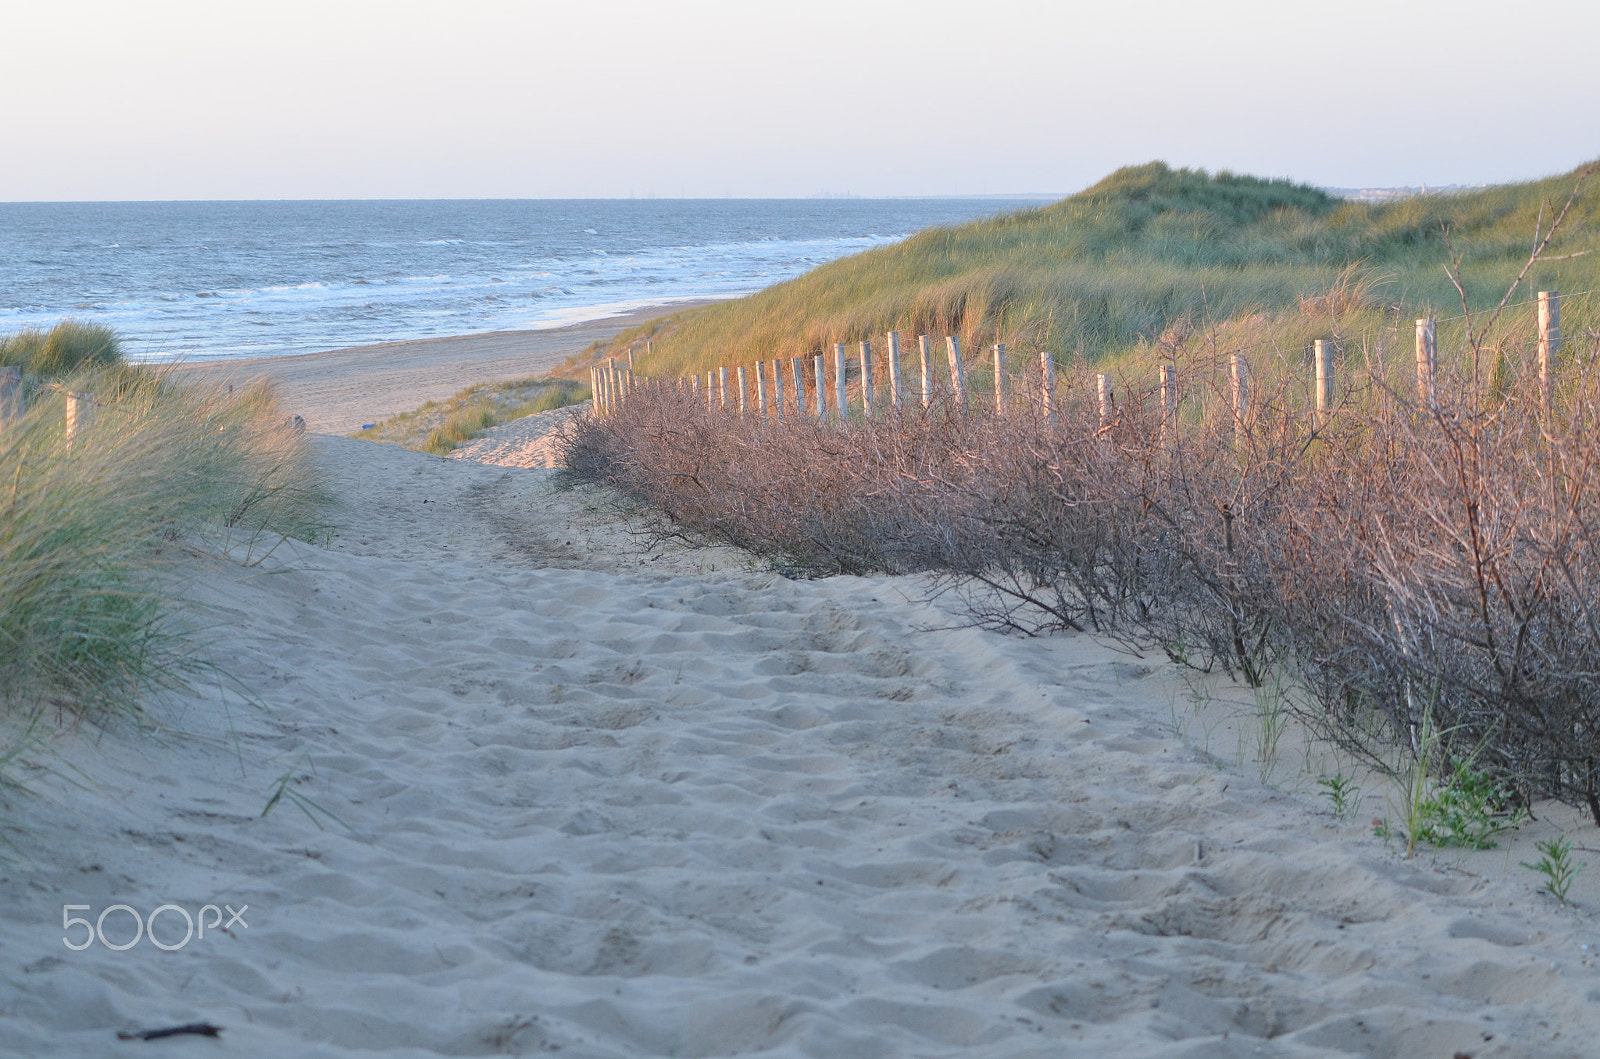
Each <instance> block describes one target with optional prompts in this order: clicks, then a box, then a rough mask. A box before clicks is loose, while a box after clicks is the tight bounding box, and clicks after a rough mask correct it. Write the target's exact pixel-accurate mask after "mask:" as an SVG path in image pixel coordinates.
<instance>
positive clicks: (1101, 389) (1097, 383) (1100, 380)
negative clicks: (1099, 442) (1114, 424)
mask: <svg viewBox="0 0 1600 1059" xmlns="http://www.w3.org/2000/svg"><path fill="white" fill-rule="evenodd" d="M1094 387H1095V390H1096V391H1097V392H1098V393H1099V395H1100V426H1101V428H1102V429H1104V428H1105V427H1108V426H1110V425H1111V414H1112V413H1113V412H1114V411H1116V407H1117V395H1116V394H1115V393H1114V392H1113V391H1112V389H1111V376H1109V375H1096V376H1095V377H1094Z"/></svg>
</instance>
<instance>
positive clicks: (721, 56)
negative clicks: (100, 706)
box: [0, 0, 1600, 200]
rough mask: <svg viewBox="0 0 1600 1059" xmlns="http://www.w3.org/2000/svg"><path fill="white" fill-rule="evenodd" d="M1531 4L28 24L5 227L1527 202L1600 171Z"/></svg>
mask: <svg viewBox="0 0 1600 1059" xmlns="http://www.w3.org/2000/svg"><path fill="white" fill-rule="evenodd" d="M1519 8H1520V5H1510V4H1505V3H1502V2H1495V3H1489V2H1481V3H1480V2H1476V0H1453V2H1450V3H1431V2H1429V3H1408V2H1406V0H1386V2H1374V0H1355V2H1345V3H1337V4H1332V3H1322V4H1296V3H1293V2H1290V0H1275V2H1255V0H1203V2H1202V0H1181V2H1166V0H1108V2H1101V3H1075V2H1055V3H1046V2H1036V0H963V2H959V3H947V2H944V0H917V2H903V3H899V2H897V3H891V2H883V0H804V2H775V0H768V2H763V0H739V2H733V0H728V2H724V0H681V2H672V0H583V2H565V0H533V2H522V3H515V2H502V0H452V2H448V3H446V2H443V0H428V2H426V3H420V2H411V0H382V2H374V3H367V2H345V0H314V2H300V0H273V2H270V3H268V2H259V0H255V2H239V0H205V2H188V0H114V2H89V0H11V2H7V3H4V4H0V41H4V42H5V47H4V53H5V54H4V58H3V60H0V114H3V115H4V120H3V122H0V137H3V141H0V142H3V144H4V150H3V152H0V159H3V160H0V200H33V199H210V198H417V197H422V198H503V197H511V198H547V197H559V198H565V197H573V198H578V197H627V196H635V195H637V196H647V195H654V196H671V197H677V196H696V197H698V196H723V195H735V196H755V197H765V196H771V197H798V196H808V195H814V194H821V193H831V194H843V193H849V194H855V195H865V196H879V195H946V194H952V195H974V194H985V193H1016V192H1070V191H1074V190H1077V189H1079V188H1082V187H1084V186H1086V185H1087V184H1090V183H1092V182H1093V181H1095V180H1096V179H1098V178H1099V177H1101V176H1103V175H1104V174H1106V173H1107V172H1109V171H1110V170H1112V169H1115V168H1116V167H1118V166H1121V165H1126V164H1129V163H1136V162H1144V161H1149V160H1151V159H1154V158H1160V159H1164V160H1166V161H1168V162H1171V163H1173V164H1175V165H1192V166H1204V167H1206V168H1209V169H1217V168H1229V169H1233V170H1236V171H1241V172H1249V173H1256V174H1261V175H1267V176H1287V177H1292V178H1294V179H1296V180H1303V181H1307V182H1310V183H1315V184H1322V185H1334V186H1393V185H1402V184H1412V185H1414V184H1418V183H1422V182H1426V183H1429V184H1447V183H1479V182H1484V181H1488V182H1495V181H1504V180H1515V179H1521V178H1527V177H1533V176H1538V175H1543V174H1547V173H1551V172H1556V171H1560V170H1565V169H1568V168H1571V167H1572V166H1574V165H1576V164H1577V163H1579V162H1580V161H1583V160H1585V159H1587V158H1590V157H1593V156H1596V155H1600V135H1597V129H1600V122H1597V120H1596V104H1597V103H1600V67H1597V66H1596V64H1595V61H1594V57H1593V54H1592V50H1593V48H1594V46H1595V41H1596V39H1597V36H1600V3H1595V2H1594V0H1546V2H1544V3H1542V4H1540V5H1538V6H1537V7H1530V8H1521V9H1520V10H1519ZM1525 12H1526V13H1525Z"/></svg>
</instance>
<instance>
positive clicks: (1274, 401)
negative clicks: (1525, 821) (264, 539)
mask: <svg viewBox="0 0 1600 1059" xmlns="http://www.w3.org/2000/svg"><path fill="white" fill-rule="evenodd" d="M1338 297H1339V296H1337V295H1336V296H1335V299H1334V300H1335V301H1337V300H1338ZM1491 330H1492V329H1489V328H1484V329H1481V330H1478V331H1475V332H1473V334H1475V335H1484V334H1489V333H1491ZM1240 337H1241V336H1240V334H1239V333H1235V334H1233V335H1232V339H1231V340H1239V339H1240ZM1225 338H1226V336H1224V337H1219V336H1218V334H1217V333H1215V332H1214V331H1213V332H1196V333H1194V334H1192V335H1187V336H1185V335H1174V336H1172V341H1171V347H1172V353H1173V356H1174V359H1175V360H1176V361H1177V363H1178V373H1179V378H1180V380H1181V393H1182V399H1181V400H1180V401H1179V402H1177V403H1176V405H1175V406H1174V407H1172V408H1170V409H1169V408H1167V407H1165V406H1164V405H1163V404H1162V402H1161V400H1160V397H1159V394H1158V392H1157V391H1156V389H1155V387H1154V386H1150V387H1149V388H1147V389H1136V388H1132V387H1128V386H1124V387H1121V388H1119V389H1117V390H1116V391H1115V393H1114V395H1113V397H1112V402H1111V404H1110V405H1109V406H1108V407H1106V408H1104V409H1102V406H1101V404H1100V397H1099V393H1098V389H1097V381H1096V379H1095V378H1094V377H1093V376H1092V375H1091V374H1090V373H1088V372H1086V371H1083V370H1081V369H1078V370H1067V371H1064V372H1063V373H1062V374H1061V375H1060V376H1059V377H1058V379H1057V386H1056V391H1055V399H1054V402H1053V411H1054V415H1053V417H1047V416H1046V415H1044V413H1043V411H1042V409H1041V404H1042V402H1041V400H1040V397H1039V394H1038V393H1037V392H1034V391H1031V390H1030V389H1029V386H1028V385H1026V384H1025V383H1024V382H1023V381H1022V380H1014V381H1013V386H1012V389H1013V394H1014V399H1013V401H1012V404H1011V405H1010V407H1008V409H1007V411H1006V413H1005V414H1004V415H996V414H994V412H993V411H992V410H991V409H992V405H986V402H977V401H975V402H974V408H973V409H971V410H968V411H961V410H958V409H957V408H955V407H954V405H953V402H952V401H951V399H950V397H949V396H948V394H941V395H940V396H939V397H938V398H937V399H936V400H935V402H934V404H933V406H932V407H931V408H930V409H929V410H928V411H927V412H926V413H924V412H923V411H922V410H921V409H920V408H907V409H906V410H905V411H903V412H900V413H891V414H887V415H883V414H881V413H880V416H879V417H878V418H875V419H872V420H866V419H863V418H862V417H861V416H860V414H859V411H857V412H856V413H855V414H853V417H852V418H851V419H850V420H849V421H848V422H846V423H842V424H841V423H834V422H830V423H819V422H817V420H816V418H815V416H814V415H812V414H809V413H808V414H805V415H797V414H796V413H795V410H794V406H793V399H792V398H793V395H792V394H791V395H790V398H791V401H790V405H789V409H788V415H787V416H786V417H785V418H778V417H777V416H775V415H771V416H769V417H768V418H767V419H766V420H765V421H764V422H763V421H762V420H761V419H760V418H759V417H758V416H756V415H750V416H747V417H742V418H741V417H739V416H737V415H733V414H725V413H723V412H721V411H712V410H710V409H709V408H708V407H707V402H706V400H705V397H704V395H703V394H700V395H696V394H691V393H688V392H685V391H680V390H676V389H673V388H671V387H661V388H646V389H641V390H640V391H639V392H638V393H637V394H636V395H635V396H634V397H632V398H630V400H629V401H628V403H627V405H626V411H625V414H618V415H613V416H607V417H594V416H589V417H583V418H581V419H579V420H577V421H576V422H575V423H574V424H573V425H572V427H571V428H570V432H569V434H568V437H567V439H566V446H567V450H566V456H567V465H568V468H569V473H571V474H573V475H575V476H577V477H578V478H580V479H584V480H589V481H600V482H606V483H609V484H611V485H614V486H616V487H618V488H621V489H623V490H624V491H626V492H628V493H631V494H633V495H634V496H637V497H640V498H642V499H644V500H646V501H648V502H650V503H652V504H654V505H655V506H656V507H658V508H659V509H660V510H661V511H663V512H664V513H665V514H666V515H668V516H670V517H671V518H672V519H673V520H674V522H675V523H676V524H677V526H678V527H680V528H681V529H683V530H685V531H689V532H694V533H698V534H702V535H705V536H708V537H712V538H715V539H719V540H722V541H726V542H729V543H732V544H736V545H739V546H742V547H745V548H748V549H750V550H752V551H755V552H757V553H758V554H764V555H767V556H770V557H772V558H773V559H775V560H776V561H778V562H780V563H782V564H785V565H787V566H789V567H791V568H793V569H794V570H796V571H798V572H808V573H828V572H859V571H867V570H883V571H890V572H912V571H923V572H931V573H933V574H935V575H938V576H940V577H943V578H944V579H946V581H947V583H949V584H951V585H953V586H957V587H959V588H960V590H961V591H963V592H965V593H966V595H967V600H968V602H969V604H970V606H971V608H972V613H973V614H974V616H975V618H976V619H977V620H979V621H982V622H984V623H986V624H990V625H996V626H1002V627H1008V628H1013V629H1019V630H1023V631H1028V632H1036V631H1042V630H1046V629H1051V628H1075V629H1093V630H1098V631H1101V632H1104V633H1109V634H1111V635H1113V636H1117V637H1122V638H1125V639H1127V640H1129V641H1130V642H1134V643H1137V644H1140V645H1146V646H1149V645H1154V646H1158V647H1160V648H1161V649H1163V650H1165V651H1166V652H1167V653H1168V654H1169V655H1170V656H1171V657H1173V658H1174V659H1177V660H1179V661H1182V662H1185V663H1187V664H1190V665H1195V666H1199V667H1202V668H1210V667H1214V666H1220V667H1222V668H1224V669H1226V670H1227V671H1229V672H1231V673H1234V674H1235V675H1237V676H1239V677H1240V678H1241V679H1243V680H1245V681H1247V682H1249V683H1251V684H1253V685H1259V684H1261V683H1262V682H1264V681H1266V680H1268V679H1282V677H1283V674H1284V673H1288V674H1289V675H1290V676H1291V677H1292V678H1293V679H1294V682H1295V683H1296V684H1297V685H1298V686H1300V687H1303V688H1304V689H1305V694H1304V695H1303V696H1300V697H1299V698H1297V699H1296V700H1295V702H1294V704H1293V708H1294V709H1296V710H1297V711H1298V712H1299V714H1300V715H1301V717H1302V719H1303V720H1305V721H1307V722H1309V723H1310V724H1311V725H1312V727H1313V728H1314V729H1316V730H1317V731H1319V732H1321V733H1322V734H1324V735H1326V736H1329V737H1331V738H1333V739H1335V740H1337V741H1339V742H1340V743H1341V744H1343V745H1344V746H1345V747H1347V748H1349V749H1351V750H1354V751H1356V752H1358V753H1359V754H1361V755H1362V756H1364V757H1365V758H1366V759H1367V760H1369V761H1371V762H1372V763H1374V764H1377V765H1379V766H1380V767H1385V768H1397V767H1398V766H1397V765H1396V764H1395V762H1396V761H1397V755H1398V757H1399V758H1400V759H1404V758H1410V759H1411V760H1413V761H1415V760H1419V759H1423V758H1426V759H1428V760H1429V761H1430V762H1431V763H1432V764H1430V765H1428V766H1427V767H1437V766H1438V764H1439V763H1443V764H1444V766H1445V767H1448V764H1449V762H1451V761H1452V760H1458V761H1459V760H1471V761H1473V762H1474V763H1475V764H1474V767H1475V768H1478V769H1481V770H1486V771H1488V772H1490V773H1492V774H1493V775H1494V776H1496V777H1498V778H1499V779H1501V780H1504V781H1506V782H1509V783H1512V784H1514V785H1515V786H1516V787H1517V789H1518V790H1520V791H1521V792H1522V794H1523V796H1524V797H1531V796H1533V795H1534V794H1544V795H1550V796H1554V797H1558V798H1564V799H1567V800H1570V801H1575V802H1579V803H1581V804H1585V805H1587V806H1588V807H1589V808H1590V811H1591V812H1592V813H1593V814H1594V816H1595V818H1596V821H1597V822H1600V677H1597V676H1596V674H1600V606H1597V604H1596V602H1595V601H1596V600H1597V599H1600V448H1597V447H1596V445H1595V444H1594V441H1593V439H1594V437H1595V436H1596V433H1595V432H1596V430H1597V429H1600V342H1596V341H1590V342H1589V348H1587V349H1581V350H1578V351H1577V352H1576V353H1575V354H1572V355H1569V356H1568V357H1567V358H1566V359H1565V361H1564V362H1563V363H1562V364H1561V365H1560V375H1559V385H1558V386H1557V387H1556V390H1555V392H1554V394H1553V396H1552V401H1551V405H1550V408H1549V409H1548V411H1547V410H1546V409H1545V408H1544V407H1543V405H1542V403H1541V396H1540V391H1539V386H1538V380H1537V377H1536V375H1535V373H1533V372H1532V371H1530V370H1525V369H1524V370H1519V371H1515V372H1510V373H1505V374H1504V375H1503V377H1500V378H1495V377H1494V372H1492V371H1491V370H1489V367H1488V365H1489V364H1491V363H1501V362H1504V361H1505V360H1507V350H1506V348H1505V347H1504V346H1502V347H1501V348H1499V349H1495V348H1491V347H1488V346H1486V345H1484V344H1482V343H1481V342H1477V344H1474V345H1471V346H1470V347H1469V348H1467V349H1466V350H1464V351H1463V352H1462V355H1461V356H1460V357H1459V358H1457V359H1456V360H1455V361H1454V362H1451V361H1450V359H1449V358H1445V363H1444V365H1443V366H1442V367H1441V372H1440V376H1439V381H1438V389H1437V399H1436V400H1435V401H1430V402H1423V403H1419V400H1418V397H1417V393H1416V387H1415V382H1414V380H1413V379H1411V378H1409V377H1407V376H1405V375H1394V376H1391V374H1390V369H1389V368H1388V367H1387V366H1386V365H1387V364H1388V363H1389V361H1390V360H1391V359H1392V353H1393V350H1391V349H1387V348H1384V346H1383V343H1382V342H1378V343H1375V344H1373V345H1369V346H1367V347H1365V348H1352V349H1349V350H1346V351H1345V354H1344V357H1343V365H1344V368H1343V374H1342V383H1341V387H1340V393H1339V395H1338V403H1337V407H1336V408H1334V409H1332V410H1330V411H1329V412H1327V413H1322V414H1319V413H1316V412H1314V411H1313V410H1312V408H1311V406H1310V395H1309V393H1308V389H1309V387H1308V386H1307V384H1306V381H1305V377H1304V372H1303V371H1302V370H1301V367H1300V362H1299V361H1298V360H1296V359H1295V358H1285V359H1284V360H1282V361H1281V362H1280V363H1279V364H1278V367H1277V368H1276V369H1272V370H1262V371H1261V372H1260V374H1259V376H1258V377H1257V378H1256V379H1255V380H1254V384H1253V393H1252V398H1251V401H1250V406H1249V412H1248V414H1247V415H1246V416H1245V417H1244V418H1243V420H1242V422H1236V420H1235V416H1234V411H1233V408H1232V405H1231V401H1230V391H1229V389H1228V368H1227V364H1228V359H1227V358H1228V354H1229V353H1230V352H1231V351H1234V350H1237V349H1239V348H1240V347H1239V346H1237V345H1233V346H1230V345H1227V344H1225V341H1224V339H1225ZM1247 351H1248V352H1250V353H1251V354H1252V355H1253V356H1254V358H1255V363H1256V364H1258V365H1263V366H1264V368H1268V369H1270V368H1271V365H1270V364H1268V363H1267V362H1268V357H1269V355H1270V354H1272V353H1273V352H1274V351H1273V349H1272V347H1270V346H1268V347H1262V346H1259V345H1258V346H1256V347H1254V348H1253V349H1250V350H1247ZM1034 374H1036V373H1034ZM1149 381H1150V382H1153V380H1149ZM852 388H853V389H854V388H855V387H854V385H853V386H852ZM878 402H879V407H880V408H882V407H883V404H884V403H885V402H884V397H883V396H880V397H879V398H878Z"/></svg>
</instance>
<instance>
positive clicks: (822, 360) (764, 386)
mask: <svg viewBox="0 0 1600 1059" xmlns="http://www.w3.org/2000/svg"><path fill="white" fill-rule="evenodd" d="M885 346H886V358H885V359H886V361H887V364H888V372H889V404H890V406H891V407H892V408H893V409H894V410H895V411H900V410H902V409H903V408H904V407H905V405H906V403H907V400H908V399H909V398H911V397H916V398H917V399H918V400H920V402H921V404H922V406H923V407H924V408H926V407H928V406H929V405H930V404H932V403H933V355H932V344H931V342H930V340H929V336H927V335H919V336H917V348H918V352H919V354H920V358H921V366H922V374H921V385H920V386H919V387H918V390H917V393H916V394H914V395H913V394H911V393H910V392H909V391H908V388H907V386H906V380H905V376H904V374H903V373H902V371H901V366H900V333H899V332H898V331H890V332H889V333H888V335H886V336H885ZM846 348H847V347H846V345H845V343H843V342H837V343H835V344H834V347H833V355H834V372H833V375H834V381H833V401H832V402H830V401H829V400H828V372H827V370H826V368H827V364H826V357H825V355H824V354H822V353H818V354H816V355H815V356H814V357H812V358H810V361H811V363H810V368H811V373H810V374H811V393H812V402H811V403H812V407H813V408H814V410H815V413H816V415H817V417H818V418H819V419H826V418H827V417H828V416H829V414H830V404H831V406H832V408H833V410H835V411H836V413H837V415H838V416H839V417H840V418H843V417H844V416H845V415H846V414H847V411H848V407H849V405H848V393H847V384H846V376H847V366H848V363H849V357H848V355H847V353H846ZM945 352H946V356H947V358H948V360H949V365H950V379H951V385H952V388H953V389H954V391H955V398H956V401H957V402H958V403H959V404H961V405H962V406H963V407H964V406H965V405H966V404H967V400H968V389H967V374H966V365H965V362H964V360H963V358H962V353H961V340H960V339H959V338H958V337H956V336H955V335H950V336H948V337H947V338H946V339H945ZM993 352H994V362H995V380H996V381H995V410H996V411H997V412H999V413H1001V414H1004V412H1005V408H1006V388H1005V379H1006V367H1005V359H1006V346H1005V343H1004V342H999V343H996V344H995V346H994V348H993ZM806 360H807V358H805V357H794V358H792V359H791V363H790V373H789V378H790V382H791V383H792V387H793V391H794V399H793V404H794V407H795V410H796V412H797V414H800V413H804V411H805V405H806V396H805V394H806ZM1039 362H1040V364H1041V366H1042V370H1043V375H1044V382H1045V386H1044V403H1045V409H1046V411H1047V412H1048V411H1049V408H1050V399H1051V388H1052V386H1053V384H1054V379H1055V362H1054V361H1053V360H1052V359H1051V357H1050V354H1048V353H1040V354H1039ZM768 363H769V362H767V361H760V360H758V361H756V363H755V368H754V376H755V378H754V381H755V401H754V404H755V410H756V411H757V412H758V413H759V414H761V415H763V416H765V415H767V414H768V413H769V411H770V412H771V413H772V414H774V415H775V416H777V417H778V418H782V417H783V415H784V412H785V409H786V406H787V405H788V404H789V403H790V402H789V400H788V399H787V398H786V396H785V393H784V390H785V377H784V375H785V373H784V365H783V362H782V361H781V360H777V359H774V360H772V361H771V362H770V364H771V372H770V375H769V372H768V370H767V365H768ZM860 363H861V382H860V391H861V400H862V414H863V415H865V416H867V417H868V418H871V417H873V416H874V415H876V414H877V411H878V408H877V390H878V387H877V384H876V381H875V380H874V378H873V368H874V364H873V348H872V343H871V342H870V341H863V342H862V343H861V344H860ZM730 378H731V381H733V382H734V386H733V387H732V393H731V394H730V392H729V391H730V387H729V385H728V384H729V382H730ZM769 378H770V380H771V400H770V401H769V400H768V380H769ZM750 382H751V380H750V376H749V375H748V374H747V369H746V368H745V367H744V366H743V365H740V366H738V367H736V368H734V369H733V374H732V376H731V377H730V375H729V369H728V368H726V367H721V368H717V369H715V370H713V371H708V372H706V376H705V390H706V400H707V403H708V406H709V407H710V408H712V409H713V410H715V409H718V408H721V409H722V410H724V411H737V412H738V413H739V414H740V415H746V414H748V413H749V412H750V411H751V401H750ZM589 383H590V388H591V390H592V392H593V394H594V403H595V408H596V410H597V411H598V412H599V414H601V415H610V414H613V413H615V412H616V411H617V409H618V408H620V407H621V406H622V404H623V403H624V402H626V401H627V399H628V398H629V397H630V396H632V395H633V394H634V393H637V392H639V391H640V390H643V389H649V388H652V387H655V386H659V385H661V380H658V379H651V378H647V377H645V376H641V375H636V374H635V373H634V370H633V351H632V350H629V355H628V363H627V365H626V366H624V365H622V364H620V363H618V360H617V358H607V359H606V360H604V361H602V362H601V363H599V364H595V365H593V366H592V367H591V368H590V369H589ZM672 385H674V386H677V387H680V388H686V389H688V390H690V391H691V392H694V393H698V392H699V391H700V376H698V375H690V376H685V377H682V378H679V379H676V380H673V381H672Z"/></svg>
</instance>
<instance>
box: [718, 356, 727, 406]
mask: <svg viewBox="0 0 1600 1059" xmlns="http://www.w3.org/2000/svg"><path fill="white" fill-rule="evenodd" d="M717 403H718V404H720V405H721V406H722V410H723V411H724V412H726V411H727V410H728V366H727V365H726V364H724V365H723V366H722V367H720V368H718V369H717Z"/></svg>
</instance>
